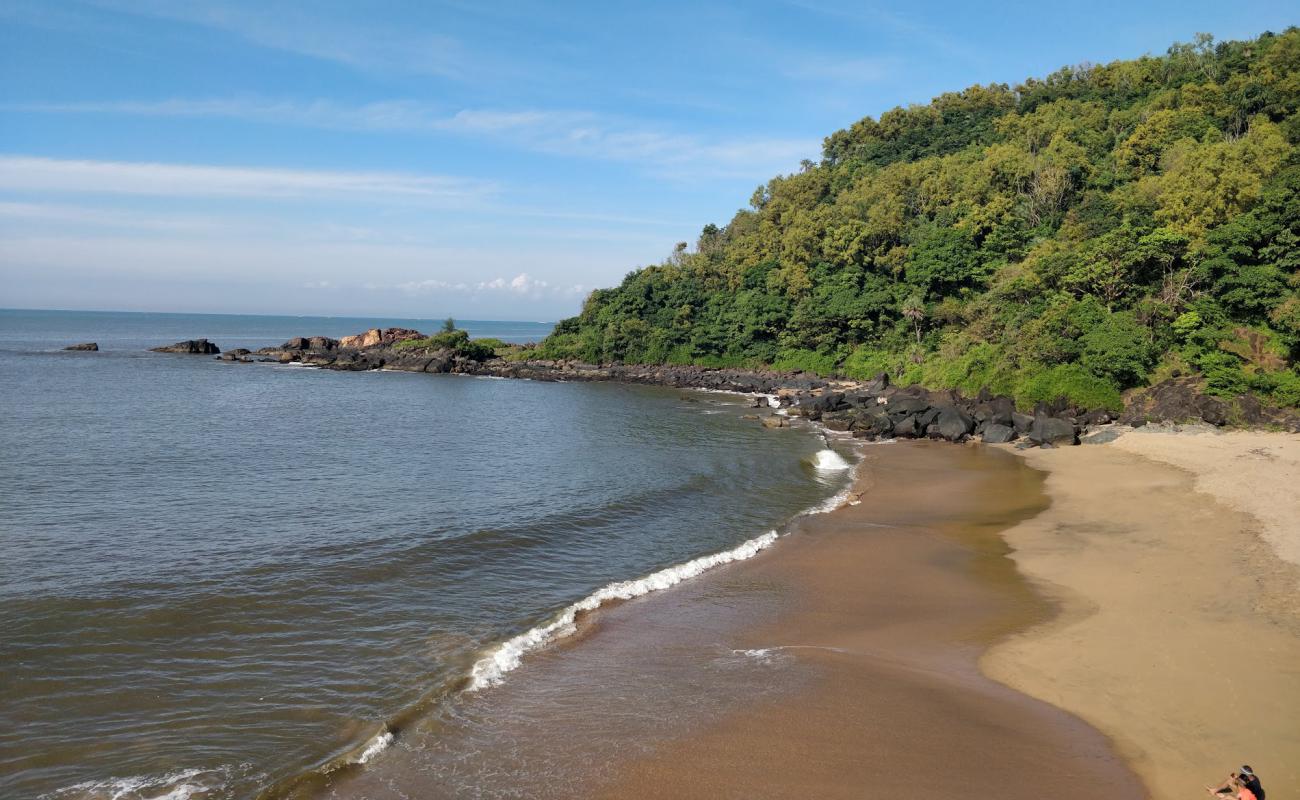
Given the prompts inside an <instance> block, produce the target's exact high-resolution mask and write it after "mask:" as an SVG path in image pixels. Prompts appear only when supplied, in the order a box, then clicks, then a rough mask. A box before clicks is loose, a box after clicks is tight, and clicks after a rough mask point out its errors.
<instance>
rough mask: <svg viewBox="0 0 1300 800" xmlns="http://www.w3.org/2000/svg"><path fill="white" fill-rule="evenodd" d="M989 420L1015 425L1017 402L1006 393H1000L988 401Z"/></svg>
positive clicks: (999, 423) (1000, 423)
mask: <svg viewBox="0 0 1300 800" xmlns="http://www.w3.org/2000/svg"><path fill="white" fill-rule="evenodd" d="M987 406H988V410H989V415H988V421H989V422H992V423H996V424H998V425H1007V426H1011V427H1014V426H1015V413H1016V403H1015V401H1014V400H1012V399H1011V398H1010V397H1007V396H1006V395H999V396H997V397H994V398H993V399H992V400H989V401H988V403H987Z"/></svg>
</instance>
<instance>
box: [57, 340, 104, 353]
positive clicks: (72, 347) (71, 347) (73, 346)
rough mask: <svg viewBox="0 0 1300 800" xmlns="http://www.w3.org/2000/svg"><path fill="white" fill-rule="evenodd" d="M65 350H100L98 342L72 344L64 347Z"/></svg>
mask: <svg viewBox="0 0 1300 800" xmlns="http://www.w3.org/2000/svg"><path fill="white" fill-rule="evenodd" d="M63 349H64V350H85V351H87V352H98V351H99V344H98V343H97V342H82V343H81V344H70V345H68V346H67V347H65V348H63Z"/></svg>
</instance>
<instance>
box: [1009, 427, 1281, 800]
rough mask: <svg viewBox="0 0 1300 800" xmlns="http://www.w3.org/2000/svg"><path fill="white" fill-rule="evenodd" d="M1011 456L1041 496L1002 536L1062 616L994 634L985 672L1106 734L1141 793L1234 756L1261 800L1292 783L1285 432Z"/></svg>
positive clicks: (1167, 790)
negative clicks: (1036, 480)
mask: <svg viewBox="0 0 1300 800" xmlns="http://www.w3.org/2000/svg"><path fill="white" fill-rule="evenodd" d="M1139 453H1141V454H1145V455H1149V456H1150V457H1149V458H1148V457H1144V455H1139ZM1023 456H1024V457H1025V458H1026V459H1027V460H1028V463H1029V464H1031V465H1033V466H1034V467H1037V468H1040V469H1043V470H1046V471H1047V472H1048V478H1047V484H1046V489H1047V493H1048V495H1049V496H1050V497H1051V501H1052V505H1051V507H1050V508H1049V509H1048V510H1047V511H1046V512H1045V513H1044V514H1042V515H1040V516H1038V517H1035V518H1033V519H1031V520H1029V521H1027V522H1025V523H1023V524H1021V525H1019V526H1017V527H1015V528H1014V529H1012V530H1011V531H1009V532H1008V533H1007V540H1008V541H1009V543H1010V544H1011V545H1012V546H1013V547H1014V548H1015V552H1014V554H1013V558H1014V560H1015V562H1016V564H1017V565H1018V566H1019V568H1020V569H1021V570H1022V571H1023V572H1024V573H1025V574H1026V575H1027V576H1028V577H1029V578H1030V579H1031V580H1033V581H1034V582H1035V584H1036V585H1037V586H1038V587H1039V588H1040V590H1041V591H1043V592H1044V593H1045V594H1048V595H1049V596H1051V597H1053V598H1055V599H1056V600H1057V602H1058V603H1059V604H1060V607H1061V609H1062V613H1061V615H1060V616H1058V617H1056V618H1054V619H1052V620H1050V621H1049V622H1047V623H1045V624H1043V625H1040V626H1037V627H1035V628H1032V629H1030V630H1028V631H1025V632H1022V633H1018V634H1014V635H1012V636H1011V637H1010V638H1009V639H1008V640H1007V641H1006V642H1005V643H1004V644H1002V645H1001V646H998V647H996V648H994V649H993V650H992V651H991V652H990V653H989V654H988V655H987V656H986V657H985V658H984V660H983V665H984V667H985V669H986V670H987V671H988V672H989V674H991V675H993V676H995V677H997V678H998V679H999V680H1002V681H1005V682H1006V683H1007V684H1009V685H1011V686H1014V687H1016V688H1018V689H1020V690H1022V691H1025V692H1027V693H1030V694H1032V695H1034V696H1035V697H1039V698H1041V699H1043V700H1046V701H1048V702H1050V703H1053V704H1055V705H1058V706H1060V707H1062V708H1065V709H1069V710H1070V711H1072V712H1074V713H1076V714H1078V715H1079V716H1080V717H1081V718H1083V719H1085V720H1087V721H1088V722H1090V723H1091V724H1093V725H1095V726H1096V727H1097V728H1099V729H1100V730H1102V731H1105V732H1106V733H1108V734H1109V735H1110V736H1111V737H1113V739H1114V740H1115V742H1116V744H1117V747H1118V749H1119V751H1120V752H1121V753H1122V754H1123V755H1124V756H1125V758H1126V759H1128V760H1129V761H1130V763H1132V764H1133V765H1134V767H1135V769H1136V770H1137V771H1138V773H1139V774H1140V775H1141V776H1142V777H1143V779H1144V780H1145V781H1146V783H1147V784H1148V786H1149V787H1150V789H1151V792H1152V795H1153V796H1154V797H1155V798H1157V800H1165V798H1169V800H1173V799H1174V798H1188V797H1194V796H1196V795H1197V794H1199V793H1201V792H1202V791H1203V790H1202V789H1201V787H1202V786H1204V785H1205V784H1207V783H1212V782H1216V783H1217V781H1218V780H1221V779H1222V776H1223V775H1225V774H1226V773H1227V772H1228V770H1230V769H1234V768H1235V767H1237V766H1238V765H1240V764H1243V763H1249V764H1250V765H1251V766H1252V767H1254V768H1255V770H1256V772H1257V773H1258V774H1259V775H1260V776H1261V777H1262V779H1263V782H1264V787H1265V789H1267V790H1268V792H1269V796H1270V797H1289V796H1297V795H1300V722H1297V720H1300V614H1298V613H1297V600H1298V598H1297V596H1296V591H1295V587H1296V586H1297V578H1298V573H1300V570H1297V569H1296V568H1295V566H1294V565H1293V564H1291V563H1289V562H1288V561H1286V560H1284V559H1283V558H1281V557H1279V556H1285V555H1288V554H1290V553H1292V552H1294V550H1293V549H1291V548H1292V547H1293V546H1294V544H1295V542H1296V540H1297V539H1300V513H1297V504H1298V503H1300V490H1298V489H1297V483H1296V482H1295V478H1294V472H1295V464H1296V462H1297V460H1300V458H1298V457H1300V437H1295V436H1288V435H1286V434H1268V433H1228V434H1213V433H1203V434H1191V433H1147V432H1135V433H1129V434H1126V435H1124V436H1123V437H1122V438H1120V439H1119V440H1118V441H1117V442H1115V443H1113V444H1108V445H1100V446H1083V447H1076V448H1068V449H1062V450H1032V451H1026V452H1025V453H1024V454H1023ZM1153 459H1160V460H1163V461H1167V462H1169V463H1160V461H1157V460H1153ZM1171 464H1178V465H1179V466H1180V467H1182V468H1181V469H1180V468H1176V467H1174V466H1172V465H1171ZM1288 465H1290V466H1288ZM1288 470H1290V472H1288ZM1198 489H1200V490H1201V491H1198ZM1229 504H1231V505H1229ZM1244 510H1252V511H1257V512H1258V513H1257V514H1247V513H1243V511H1244ZM1275 548H1276V549H1275Z"/></svg>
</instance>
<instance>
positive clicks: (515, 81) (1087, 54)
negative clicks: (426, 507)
mask: <svg viewBox="0 0 1300 800" xmlns="http://www.w3.org/2000/svg"><path fill="white" fill-rule="evenodd" d="M1296 22H1300V19H1297V15H1296V14H1295V8H1294V6H1293V5H1290V4H1288V3H1281V2H1254V1H1253V0H1244V1H1243V2H1233V3H1222V2H1190V3H1188V2H1180V3H1175V2H1153V3H1141V4H1136V3H1110V2H1093V3H1046V2H1041V0H1040V2H1035V3H1019V2H1017V3H997V4H981V3H973V2H943V3H918V2H912V3H868V2H857V3H852V2H844V3H840V2H830V0H789V1H788V2H745V3H731V4H724V3H711V2H707V0H696V2H655V3H642V4H631V3H616V2H614V3H611V2H603V3H546V2H537V3H531V2H509V3H506V2H503V3H492V2H437V1H436V0H428V1H426V2H384V1H382V0H381V1H379V2H368V3H343V2H334V1H333V0H318V2H313V3H306V2H304V3H289V2H277V1H276V0H262V1H261V2H238V1H236V0H223V1H220V2H213V1H210V0H193V1H192V2H180V1H179V0H178V1H175V2H168V1H167V0H89V1H86V2H56V1H54V0H31V1H30V2H29V0H0V89H2V91H0V306H8V307H30V308H76V309H122V310H157V311H191V312H203V311H212V312H247V313H289V314H346V315H353V314H363V315H364V314H375V315H384V316H418V317H439V316H442V315H446V314H453V315H456V316H461V317H467V318H479V319H485V318H498V319H537V320H553V319H557V318H559V317H562V316H568V315H570V314H573V313H575V312H576V311H577V309H578V308H579V306H580V304H581V301H582V298H583V297H584V296H585V294H586V293H587V292H588V291H590V290H591V289H592V288H595V287H598V286H607V285H611V284H614V283H617V282H618V281H619V280H620V279H621V277H622V276H623V275H624V274H625V273H626V272H628V271H629V270H631V269H633V268H635V267H637V266H640V265H644V264H647V263H653V262H656V261H658V260H660V259H661V258H662V257H664V256H665V255H667V254H668V253H669V252H670V250H671V249H672V246H673V244H674V243H675V242H677V241H692V242H693V241H694V239H695V236H696V235H697V234H698V232H699V229H700V228H701V227H702V226H703V225H704V224H706V223H709V222H716V223H720V224H721V223H725V222H726V221H727V220H729V219H730V218H731V216H732V214H733V213H734V212H735V210H736V209H737V208H739V207H741V206H743V205H745V204H746V203H747V201H748V199H749V197H750V195H751V193H752V192H753V190H754V188H755V187H756V186H757V185H758V184H760V183H762V182H764V181H765V180H767V179H768V178H769V177H771V176H772V175H774V174H777V173H781V172H789V171H792V170H794V169H796V168H797V167H798V164H799V161H800V160H801V159H804V158H810V159H816V158H818V156H819V153H820V144H821V140H822V138H823V137H824V136H826V135H827V134H829V133H831V132H832V131H834V130H837V129H839V128H842V127H844V126H846V125H848V124H850V123H852V122H853V121H855V120H857V119H859V118H861V117H863V116H866V115H871V116H877V115H879V114H880V113H881V112H883V111H885V110H888V109H889V108H892V107H894V106H896V105H900V104H907V103H916V102H925V101H927V100H928V99H929V98H930V97H932V96H934V95H935V94H938V93H940V92H943V91H949V90H957V89H961V88H963V87H965V86H968V85H970V84H973V83H988V82H1008V83H1014V82H1016V81H1018V80H1020V79H1023V78H1025V77H1027V76H1031V75H1034V76H1041V75H1044V74H1046V73H1049V72H1051V71H1053V70H1055V69H1056V68H1058V67H1060V66H1063V65H1066V64H1073V63H1078V62H1081V61H1092V62H1106V61H1110V60H1113V59H1117V58H1131V57H1135V56H1138V55H1141V54H1143V53H1162V52H1163V51H1164V50H1165V48H1166V47H1167V46H1168V45H1169V44H1170V43H1171V42H1174V41H1187V40H1190V39H1191V38H1192V36H1193V34H1195V33H1196V32H1198V31H1206V32H1210V33H1213V34H1214V35H1215V36H1216V37H1217V38H1220V39H1232V38H1244V37H1250V36H1254V35H1257V34H1258V33H1260V32H1262V31H1264V30H1281V29H1283V28H1285V27H1286V26H1287V25H1289V24H1294V23H1296Z"/></svg>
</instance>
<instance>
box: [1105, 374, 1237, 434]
mask: <svg viewBox="0 0 1300 800" xmlns="http://www.w3.org/2000/svg"><path fill="white" fill-rule="evenodd" d="M1195 420H1205V421H1206V422H1209V423H1210V424H1211V425H1223V424H1226V423H1227V421H1228V405H1227V404H1226V403H1225V402H1223V401H1222V400H1219V399H1218V398H1215V397H1210V396H1208V395H1205V394H1202V393H1201V385H1200V380H1199V379H1198V378H1171V379H1170V380H1167V381H1162V382H1161V383H1158V384H1156V385H1155V386H1150V387H1147V388H1145V389H1133V390H1130V391H1128V392H1126V393H1125V395H1124V413H1123V414H1121V415H1120V418H1119V421H1120V422H1122V423H1124V424H1126V425H1142V424H1144V423H1147V422H1192V421H1195Z"/></svg>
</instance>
